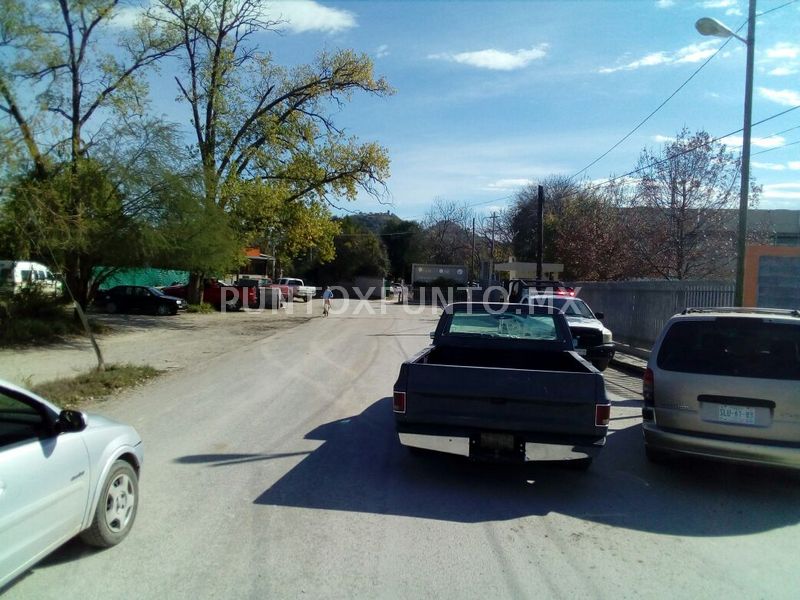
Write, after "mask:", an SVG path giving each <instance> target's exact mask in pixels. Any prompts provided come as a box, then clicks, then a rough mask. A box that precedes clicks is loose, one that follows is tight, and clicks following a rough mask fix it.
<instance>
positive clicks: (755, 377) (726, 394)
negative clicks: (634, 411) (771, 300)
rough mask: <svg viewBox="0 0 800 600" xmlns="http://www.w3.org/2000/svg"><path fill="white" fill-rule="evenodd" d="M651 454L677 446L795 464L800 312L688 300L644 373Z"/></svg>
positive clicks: (677, 450) (799, 444) (659, 457)
mask: <svg viewBox="0 0 800 600" xmlns="http://www.w3.org/2000/svg"><path fill="white" fill-rule="evenodd" d="M642 428H643V432H644V442H645V450H646V452H647V456H648V458H650V459H651V460H653V461H656V462H658V461H663V460H664V459H666V458H669V457H670V456H671V455H675V454H683V455H693V456H700V457H706V458H712V459H718V460H726V461H734V462H743V463H757V464H771V465H778V466H786V467H795V468H800V311H798V310H778V309H752V308H740V309H727V308H713V309H711V308H708V309H687V310H686V311H684V312H683V313H681V314H680V315H675V316H674V317H672V318H671V319H670V320H669V321H668V322H667V324H666V325H665V326H664V329H663V330H662V332H661V334H660V335H659V337H658V339H657V340H656V343H655V345H654V346H653V351H652V353H651V355H650V360H649V362H648V364H647V370H646V372H645V376H644V408H643V409H642Z"/></svg>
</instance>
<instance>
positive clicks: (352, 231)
mask: <svg viewBox="0 0 800 600" xmlns="http://www.w3.org/2000/svg"><path fill="white" fill-rule="evenodd" d="M338 225H339V227H340V231H339V233H338V234H336V237H335V238H334V244H335V252H336V257H335V258H334V259H333V260H332V261H330V262H328V263H326V264H323V265H320V266H319V267H318V268H317V270H316V272H315V273H314V275H313V276H314V277H315V278H316V280H317V281H319V282H339V283H344V282H351V281H354V280H355V278H356V277H361V276H363V277H384V276H385V275H386V272H387V270H388V268H389V259H388V257H387V254H386V247H385V246H384V245H383V243H382V242H381V240H380V238H379V237H378V236H377V235H375V234H374V233H372V232H371V231H369V230H368V229H366V228H365V227H364V226H362V225H360V224H359V223H358V222H357V221H356V220H355V219H352V218H351V217H345V218H344V219H342V220H341V221H339V222H338Z"/></svg>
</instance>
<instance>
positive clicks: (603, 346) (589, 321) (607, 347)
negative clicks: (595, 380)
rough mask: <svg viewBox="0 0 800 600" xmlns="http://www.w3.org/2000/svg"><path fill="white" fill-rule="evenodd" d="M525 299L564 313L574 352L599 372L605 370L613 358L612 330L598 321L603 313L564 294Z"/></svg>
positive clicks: (540, 295) (542, 295)
mask: <svg viewBox="0 0 800 600" xmlns="http://www.w3.org/2000/svg"><path fill="white" fill-rule="evenodd" d="M527 301H528V302H529V303H530V304H535V305H537V306H546V307H550V308H552V309H554V310H559V311H561V312H562V313H564V316H565V317H566V318H567V324H569V331H570V333H571V334H572V339H573V341H574V343H575V351H576V352H577V353H578V354H580V355H581V356H583V357H585V358H586V360H588V361H589V362H591V363H592V364H593V365H594V366H595V368H596V369H597V370H598V371H605V370H606V368H608V363H609V362H611V360H612V359H613V358H614V353H615V350H614V342H613V335H612V333H611V330H610V329H608V328H607V327H605V326H604V325H603V323H601V321H602V319H603V317H604V316H605V315H603V313H601V312H598V313H595V312H592V309H591V308H589V305H588V304H586V302H584V301H583V300H580V299H578V298H573V297H570V296H563V295H558V296H555V295H548V294H539V295H536V296H528V297H527Z"/></svg>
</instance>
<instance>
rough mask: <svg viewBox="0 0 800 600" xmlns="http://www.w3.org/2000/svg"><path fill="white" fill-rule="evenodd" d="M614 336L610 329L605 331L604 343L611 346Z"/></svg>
mask: <svg viewBox="0 0 800 600" xmlns="http://www.w3.org/2000/svg"><path fill="white" fill-rule="evenodd" d="M612 339H613V336H612V335H611V331H609V330H608V329H603V343H604V344H610V343H611V340H612Z"/></svg>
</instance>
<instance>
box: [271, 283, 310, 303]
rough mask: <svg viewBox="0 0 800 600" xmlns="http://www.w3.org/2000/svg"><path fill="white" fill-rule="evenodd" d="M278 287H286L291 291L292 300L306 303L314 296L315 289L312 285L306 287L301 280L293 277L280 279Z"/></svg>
mask: <svg viewBox="0 0 800 600" xmlns="http://www.w3.org/2000/svg"><path fill="white" fill-rule="evenodd" d="M278 285H288V286H289V287H290V288H291V290H292V298H293V299H294V298H302V299H303V300H305V301H306V302H310V301H311V299H312V298H313V297H314V296H315V295H316V293H317V288H316V287H314V286H313V285H306V284H305V283H303V280H302V279H296V278H294V277H281V278H280V279H278Z"/></svg>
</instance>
